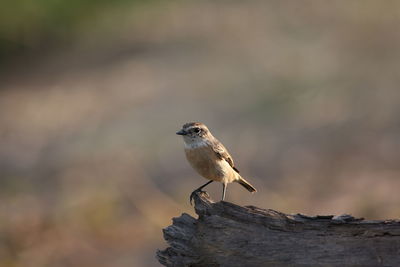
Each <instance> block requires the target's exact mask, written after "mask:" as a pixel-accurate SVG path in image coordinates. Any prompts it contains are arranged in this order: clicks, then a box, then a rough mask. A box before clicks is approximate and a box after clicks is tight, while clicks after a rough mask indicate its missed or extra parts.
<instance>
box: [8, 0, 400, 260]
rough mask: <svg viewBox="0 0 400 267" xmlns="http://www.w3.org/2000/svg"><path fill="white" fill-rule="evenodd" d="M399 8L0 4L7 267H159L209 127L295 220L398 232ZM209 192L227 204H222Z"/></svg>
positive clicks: (238, 192) (270, 202)
mask: <svg viewBox="0 0 400 267" xmlns="http://www.w3.org/2000/svg"><path fill="white" fill-rule="evenodd" d="M399 27H400V2H399V1H389V0H388V1H374V0H371V1H369V0H365V1H353V0H352V1H348V0H342V1H341V0H339V1H333V2H332V1H319V0H313V1H311V0H303V1H277V0H273V1H161V0H153V1H128V0H117V1H89V0H86V1H78V0H74V1H66V0H64V1H63V0H59V1H45V0H37V1H28V0H24V1H5V2H2V3H1V8H0V60H1V63H0V168H1V169H0V170H1V171H0V266H4V267H46V266H51V267H58V266H85V267H88V266H100V267H101V266H114V267H125V266H159V264H158V262H157V261H156V259H155V251H156V249H158V248H160V249H162V248H165V247H166V244H165V242H164V241H163V238H162V232H161V229H162V228H164V227H166V226H168V225H169V224H170V223H171V218H172V217H176V216H179V215H180V214H181V213H183V212H186V213H189V214H192V215H193V216H194V212H193V208H192V207H191V206H190V205H189V201H188V197H189V194H190V192H191V191H192V190H193V189H195V188H197V187H198V186H200V185H201V184H203V183H204V182H205V180H204V179H202V178H200V177H199V175H197V174H196V173H195V172H194V171H193V170H192V169H191V168H190V166H189V164H188V163H187V162H186V159H185V157H184V153H183V144H182V140H181V138H180V137H178V136H176V135H175V132H176V131H177V130H179V129H180V127H181V125H182V124H183V123H185V122H189V121H201V122H204V123H206V124H207V125H208V126H209V128H210V129H211V130H212V131H213V133H214V135H215V136H216V137H217V138H219V139H220V140H222V141H223V143H224V144H225V145H226V147H228V148H229V150H230V152H231V154H232V155H233V157H234V159H235V160H236V163H237V166H238V168H239V169H240V170H241V173H242V174H243V176H244V177H246V178H247V179H248V180H249V181H250V182H251V183H252V184H254V186H256V187H257V188H258V191H259V192H258V193H256V194H253V195H251V194H249V193H248V192H247V191H245V190H243V188H241V187H240V186H239V185H237V184H233V185H230V186H229V187H228V195H227V200H228V201H231V202H234V203H237V204H240V205H256V206H259V207H262V208H272V209H277V210H279V211H283V212H287V213H298V212H299V213H305V214H309V215H315V214H343V213H351V214H353V215H354V216H356V217H366V218H368V219H384V218H387V219H389V218H398V217H399V214H400V194H399V189H400V179H399V176H400V162H399V161H400V138H399V136H400V120H399V114H400V90H399V84H400V75H399V74H400V73H399V69H400V32H399ZM207 191H208V192H209V193H210V195H211V196H212V197H213V198H214V199H215V200H219V198H220V195H221V186H220V185H219V184H212V185H210V186H209V187H208V188H207Z"/></svg>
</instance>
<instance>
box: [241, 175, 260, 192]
mask: <svg viewBox="0 0 400 267" xmlns="http://www.w3.org/2000/svg"><path fill="white" fill-rule="evenodd" d="M237 182H238V183H239V184H241V185H242V186H243V187H244V188H246V189H247V190H248V191H249V192H251V193H253V192H257V190H256V189H255V188H254V186H252V185H251V184H250V183H249V182H247V181H246V180H245V179H244V178H242V177H239V180H237Z"/></svg>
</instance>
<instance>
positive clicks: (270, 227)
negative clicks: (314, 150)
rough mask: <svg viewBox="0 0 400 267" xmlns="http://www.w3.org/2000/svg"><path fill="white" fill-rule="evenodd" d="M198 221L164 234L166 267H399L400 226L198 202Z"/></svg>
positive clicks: (182, 221)
mask: <svg viewBox="0 0 400 267" xmlns="http://www.w3.org/2000/svg"><path fill="white" fill-rule="evenodd" d="M194 201H195V211H196V213H197V215H198V216H199V217H198V219H195V218H193V217H192V216H190V215H188V214H185V213H184V214H182V215H181V216H180V217H178V218H173V224H172V225H171V226H168V227H167V228H165V229H163V232H164V239H165V240H166V241H167V242H168V244H169V246H170V247H168V248H167V249H165V250H159V251H157V258H158V260H159V261H160V263H161V264H163V265H165V266H400V221H398V220H385V221H367V220H364V219H362V218H358V219H357V218H354V217H352V216H351V215H341V216H333V215H328V216H313V217H310V216H305V215H301V214H296V215H288V214H284V213H281V212H278V211H274V210H271V209H267V210H265V209H260V208H257V207H254V206H247V207H241V206H238V205H235V204H232V203H229V202H224V201H221V202H217V203H214V202H213V201H212V200H211V199H210V198H209V197H208V195H207V194H206V193H205V192H201V193H197V194H196V195H195V198H194Z"/></svg>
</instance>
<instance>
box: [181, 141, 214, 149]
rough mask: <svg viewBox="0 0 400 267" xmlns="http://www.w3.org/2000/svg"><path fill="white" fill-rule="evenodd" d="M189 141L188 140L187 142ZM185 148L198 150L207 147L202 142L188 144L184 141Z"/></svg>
mask: <svg viewBox="0 0 400 267" xmlns="http://www.w3.org/2000/svg"><path fill="white" fill-rule="evenodd" d="M188 141H189V140H188ZM184 143H185V148H186V149H194V148H199V147H203V146H207V145H208V144H207V142H206V141H204V140H201V139H200V140H190V141H189V142H186V140H185V142H184Z"/></svg>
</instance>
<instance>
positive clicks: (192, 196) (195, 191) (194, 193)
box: [189, 189, 208, 206]
mask: <svg viewBox="0 0 400 267" xmlns="http://www.w3.org/2000/svg"><path fill="white" fill-rule="evenodd" d="M197 193H205V194H207V192H206V191H203V190H201V189H200V190H194V191H193V192H192V193H191V194H190V198H189V200H190V205H192V206H193V203H192V202H193V198H194V196H195V195H196V194H197ZM207 195H208V194H207Z"/></svg>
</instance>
